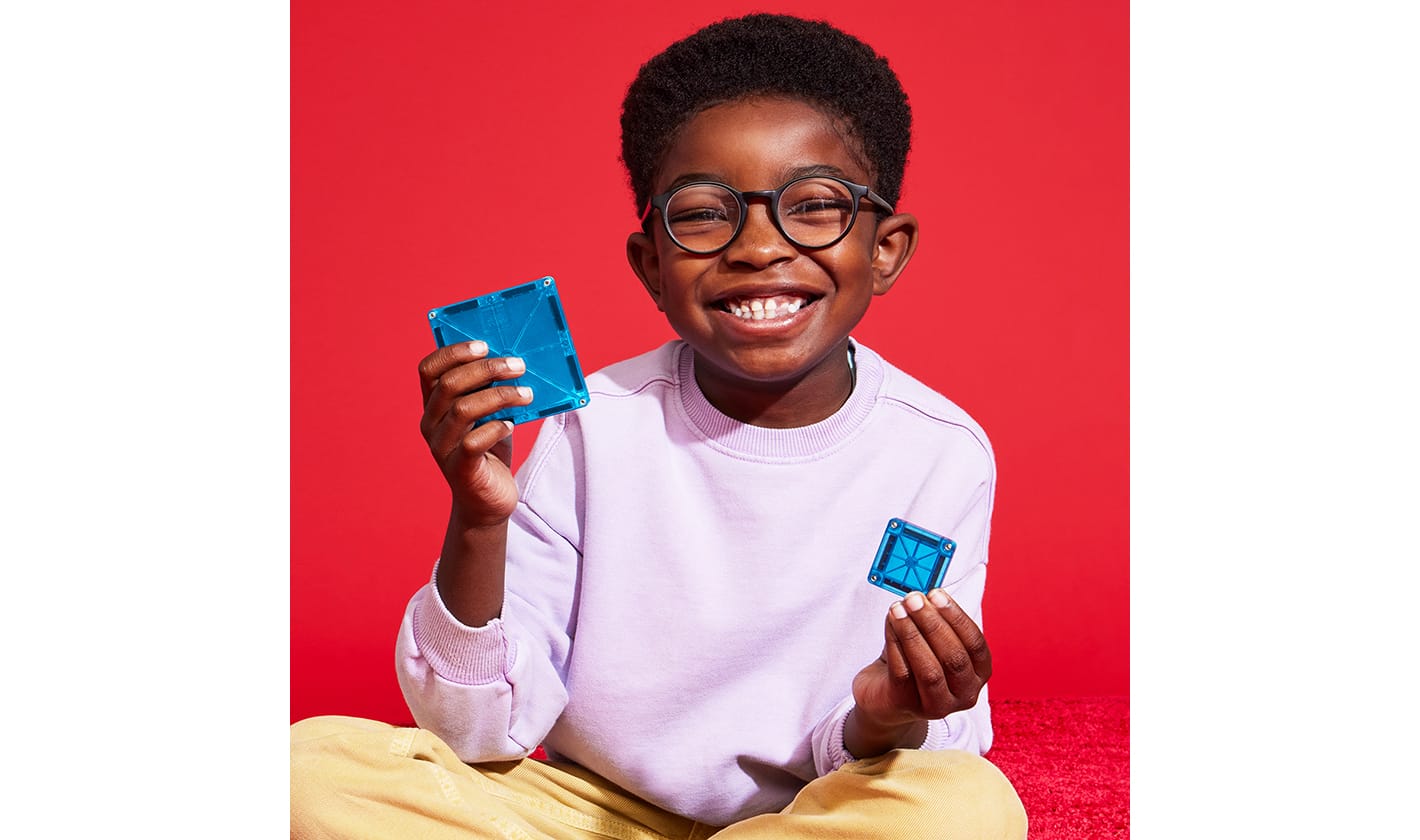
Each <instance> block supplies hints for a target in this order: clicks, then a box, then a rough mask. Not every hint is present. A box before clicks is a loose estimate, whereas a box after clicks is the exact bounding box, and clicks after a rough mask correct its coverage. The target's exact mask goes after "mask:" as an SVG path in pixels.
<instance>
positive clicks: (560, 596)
mask: <svg viewBox="0 0 1420 840" xmlns="http://www.w3.org/2000/svg"><path fill="white" fill-rule="evenodd" d="M909 136H910V111H909V108H908V105H907V100H906V96H905V94H904V93H903V92H902V89H901V86H900V84H899V83H898V80H897V78H896V76H895V75H894V74H893V73H892V71H891V70H890V69H889V68H888V65H887V63H886V61H885V60H883V59H881V58H879V57H878V56H877V55H876V54H875V53H874V52H873V51H872V50H871V49H870V48H868V47H867V46H866V45H864V44H862V43H861V42H859V41H857V40H856V39H854V38H852V37H850V36H847V35H845V34H844V33H842V32H839V31H838V30H836V29H833V28H832V27H830V26H828V25H826V24H822V23H816V22H809V21H803V20H799V19H796V18H789V17H783V16H776V15H751V16H748V17H745V18H740V19H735V20H728V21H722V22H721V23H718V24H714V25H712V26H709V27H706V28H705V29H703V30H701V31H700V32H698V33H696V34H694V35H692V36H690V37H689V38H687V39H685V40H683V41H681V42H678V43H677V44H674V45H672V46H671V47H669V48H668V49H667V50H666V51H665V52H663V53H662V54H660V55H659V56H657V57H655V58H653V59H652V60H651V61H650V62H648V63H647V64H646V65H644V66H643V67H642V69H641V71H640V73H639V74H638V76H637V78H636V80H635V81H634V82H633V83H632V85H631V87H630V89H629V91H628V93H627V96H626V99H625V103H624V106H623V113H622V157H623V160H624V162H625V164H626V167H627V171H628V173H629V175H630V179H631V185H632V190H633V193H634V195H635V200H636V203H637V210H638V213H639V214H640V217H641V219H642V222H643V226H642V229H641V230H640V231H638V232H636V233H633V234H632V235H631V236H630V237H629V239H628V241H627V245H626V251H627V257H628V261H629V262H630V265H631V268H632V270H633V272H634V273H635V274H636V276H637V277H638V278H639V279H640V281H641V283H642V284H643V285H644V286H645V288H646V290H647V292H648V293H649V294H650V295H651V297H652V299H653V300H654V301H655V302H656V305H657V308H658V309H659V310H660V311H661V312H663V313H664V314H665V317H666V319H667V320H668V321H669V323H670V324H671V326H672V327H673V328H674V330H675V332H676V333H677V335H679V337H680V340H679V341H675V342H671V343H669V344H667V345H665V346H663V347H661V348H659V349H658V350H655V351H652V352H650V353H647V354H645V355H642V356H639V357H637V358H634V359H631V360H628V361H626V362H622V363H620V364H617V365H613V366H612V367H610V368H608V369H606V370H604V371H601V372H599V373H597V374H594V375H593V376H590V377H588V379H587V384H588V387H589V389H590V390H591V393H592V398H591V401H590V404H589V405H588V406H587V407H586V408H584V409H581V410H579V411H577V412H573V413H570V414H564V415H559V416H556V417H553V418H549V419H548V420H547V421H546V422H545V423H544V426H543V428H542V430H541V432H540V434H539V437H538V440H537V443H536V444H535V446H534V447H533V450H532V452H531V453H530V454H529V456H528V459H527V463H526V464H525V465H524V466H523V468H522V470H521V471H520V472H519V474H518V476H517V478H516V480H515V479H514V478H513V476H512V475H511V473H510V471H509V469H508V467H507V464H508V463H509V455H510V449H509V442H508V435H509V434H510V432H511V431H512V427H511V425H510V424H507V423H504V422H501V421H500V422H487V423H483V422H480V421H481V419H482V418H484V417H486V416H488V415H489V414H491V413H493V412H496V411H498V410H500V409H502V408H505V407H508V406H513V405H520V404H526V403H527V402H529V401H530V400H531V394H530V393H528V392H526V391H521V390H520V389H515V388H511V387H506V386H499V385H498V384H497V383H498V382H499V381H500V380H505V379H511V378H515V377H517V376H518V375H519V374H520V373H521V372H522V370H523V368H522V366H521V362H520V360H516V359H497V358H487V347H486V346H485V345H482V344H481V343H480V342H472V343H468V344H460V345H454V346H449V347H445V348H442V349H440V350H438V351H436V352H434V353H432V354H430V355H429V356H427V357H426V358H425V359H424V360H423V361H422V362H421V364H420V377H421V381H422V383H423V392H424V399H425V410H424V416H423V419H422V423H421V431H422V432H423V434H424V437H425V439H426V440H427V441H428V443H429V446H430V450H431V452H432V453H433V455H434V457H435V459H436V461H437V462H438V463H439V465H440V468H441V470H442V471H443V473H444V476H445V478H446V480H447V481H448V483H449V486H450V489H451V493H452V505H451V514H450V519H449V526H448V530H447V533H446V536H445V541H444V545H443V551H442V553H441V556H440V559H439V561H438V563H437V564H436V567H435V571H434V575H433V580H432V581H431V582H430V583H429V584H428V585H426V586H425V587H423V588H421V589H420V590H419V591H418V592H417V593H416V594H415V595H414V597H413V599H412V600H411V601H410V604H409V608H408V609H407V611H406V613H405V617H404V621H403V623H402V625H401V627H400V632H399V638H398V645H397V654H398V657H397V658H398V675H399V680H400V685H401V688H402V689H403V691H404V695H405V698H406V700H407V702H408V703H409V706H410V709H411V711H412V712H413V714H414V717H415V720H416V721H417V722H418V724H419V727H420V728H419V729H395V728H393V727H388V726H385V725H383V724H378V723H374V722H369V721H356V720H350V719H337V718H316V719H313V720H309V721H302V722H300V723H298V724H296V725H295V726H294V727H293V730H292V740H293V747H292V833H293V835H294V836H303V837H304V836H311V837H315V836H333V837H350V836H370V837H388V836H400V837H403V836H426V835H427V836H450V837H453V836H461V837H468V836H490V837H523V836H555V837H638V838H639V837H704V836H709V834H711V833H715V832H716V831H717V829H719V835H722V836H724V837H727V838H751V837H755V838H759V837H764V838H768V837H797V836H806V837H807V836H815V837H816V836H842V837H876V836H893V837H898V836H901V837H918V836H920V837H932V838H940V837H971V838H995V837H1024V836H1025V814H1024V811H1023V810H1022V808H1021V806H1020V802H1019V800H1018V799H1017V798H1016V796H1015V793H1014V791H1013V790H1012V789H1011V787H1010V784H1009V783H1008V782H1007V781H1006V780H1005V778H1004V777H1003V776H1002V775H1001V774H1000V773H999V771H997V770H995V768H994V767H992V766H991V765H990V764H989V763H987V762H986V761H984V760H983V759H981V758H980V754H981V753H983V752H985V751H986V750H987V749H988V748H989V747H990V743H991V729H990V718H989V711H988V707H987V703H986V691H985V682H986V680H987V678H988V677H989V676H990V671H991V660H990V652H989V649H988V648H987V645H986V643H985V640H984V638H983V637H982V634H981V632H980V628H979V624H980V608H981V597H982V590H983V587H984V585H985V573H986V568H985V566H986V558H987V541H988V536H989V530H990V516H991V505H992V500H993V493H994V482H995V468H994V462H993V458H992V454H991V450H990V446H989V444H988V442H987V439H986V437H985V435H984V434H983V433H982V431H981V430H980V428H979V427H978V426H977V425H976V424H975V423H974V422H973V421H972V420H971V419H970V418H969V417H968V416H967V415H966V414H965V413H963V412H962V411H961V410H960V409H959V408H957V407H956V406H955V405H953V404H952V403H950V402H949V401H947V400H946V399H945V398H943V397H941V396H940V395H938V394H936V393H934V392H932V391H931V390H930V389H928V388H926V387H925V386H923V385H922V384H920V383H918V382H916V381H915V380H913V379H911V378H910V377H908V376H907V375H906V374H904V373H902V372H901V371H899V370H897V369H896V368H894V367H893V366H891V365H889V364H888V363H887V362H885V361H884V360H883V359H882V358H881V357H879V356H877V355H876V354H875V353H873V352H872V351H871V350H870V349H868V348H867V347H864V346H862V345H860V344H857V343H855V342H854V341H853V340H852V339H851V338H850V333H851V331H852V329H853V328H854V327H855V326H856V325H857V324H858V322H859V321H860V320H861V318H862V317H863V316H864V314H865V313H866V310H867V307H868V304H869V302H870V300H871V298H872V297H873V296H874V295H880V294H884V293H886V292H887V291H888V290H889V289H890V288H891V287H892V285H893V283H894V282H895V281H896V280H897V278H898V276H899V275H900V274H901V272H902V270H903V269H904V268H905V266H906V265H907V263H908V261H909V260H910V258H911V256H912V253H913V251H914V250H915V248H916V245H917V239H918V231H917V222H916V220H915V219H914V218H913V217H912V216H911V215H908V214H899V213H896V212H895V210H894V205H895V203H896V201H897V197H898V192H899V189H900V185H901V178H902V172H903V168H904V165H905V162H906V155H907V150H908V142H909ZM569 198H570V200H572V201H579V200H580V197H569ZM579 211H580V208H576V207H568V208H566V211H565V212H569V213H571V212H579ZM487 386H492V387H487ZM894 517H900V518H903V519H907V520H909V521H912V522H915V523H918V524H920V525H922V526H924V527H927V528H930V529H932V530H934V531H937V532H939V533H942V534H945V535H947V536H950V537H951V538H953V539H954V540H956V542H957V545H958V548H957V552H956V555H955V557H954V558H953V561H952V563H951V566H950V567H949V571H948V575H947V579H946V581H945V583H944V586H943V588H942V589H938V590H933V591H932V592H929V593H921V592H914V593H912V594H910V595H908V596H907V597H905V598H902V599H900V600H899V599H896V598H894V597H893V596H892V595H890V594H889V593H887V592H885V591H883V590H880V589H877V588H876V587H873V586H871V585H870V584H868V583H867V582H866V581H865V580H864V578H865V576H866V572H867V567H868V565H869V562H870V560H871V558H872V556H873V553H874V551H875V549H876V547H877V544H878V541H879V539H880V537H881V535H882V531H883V528H884V527H885V525H886V523H887V522H888V520H889V519H891V518H894ZM539 745H543V746H545V747H546V750H547V753H548V756H549V758H550V759H552V761H550V762H537V761H532V760H525V757H526V756H527V755H528V754H529V753H530V752H531V751H532V750H534V749H535V748H536V747H538V746H539ZM470 765H473V766H470ZM721 827H725V828H723V829H722V828H721Z"/></svg>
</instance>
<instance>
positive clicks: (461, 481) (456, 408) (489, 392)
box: [419, 341, 532, 527]
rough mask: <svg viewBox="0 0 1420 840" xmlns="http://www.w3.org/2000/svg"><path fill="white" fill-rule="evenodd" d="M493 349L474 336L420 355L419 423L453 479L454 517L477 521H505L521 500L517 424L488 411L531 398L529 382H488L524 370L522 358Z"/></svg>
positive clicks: (447, 475)
mask: <svg viewBox="0 0 1420 840" xmlns="http://www.w3.org/2000/svg"><path fill="white" fill-rule="evenodd" d="M487 355H488V345H487V344H485V343H484V342H482V341H473V342H467V343H462V344H451V345H449V346H447V347H441V348H439V349H438V350H435V351H434V352H433V353H430V354H429V355H428V356H425V357H424V358H423V359H422V360H421V361H420V362H419V384H420V386H421V387H422V389H423V391H424V415H423V417H422V418H421V420H420V423H419V430H420V432H421V433H423V435H424V440H425V441H426V442H427V443H428V444H429V451H430V452H431V453H433V455H434V460H435V461H436V462H438V464H439V469H440V470H441V471H442V472H443V474H444V479H445V480H446V481H447V482H448V483H449V490H450V492H451V494H452V506H453V513H454V517H455V518H456V519H458V520H459V521H460V522H461V523H462V524H464V525H467V526H474V527H481V526H488V525H494V524H497V523H500V522H504V521H506V520H507V519H508V517H509V516H511V515H512V513H513V508H514V507H515V506H516V505H517V503H518V489H517V486H516V485H515V484H514V483H513V475H512V471H511V469H510V468H509V465H510V464H511V462H512V454H513V446H512V440H511V438H510V435H511V434H512V431H513V424H512V423H509V422H507V421H504V420H498V421H494V422H484V421H485V418H487V416H488V415H490V414H492V413H494V412H496V411H499V410H501V409H504V408H508V407H511V406H518V405H527V404H528V403H529V402H531V401H532V391H531V390H530V389H528V388H515V387H512V386H497V387H491V388H490V387H487V386H489V385H492V384H493V383H494V382H497V381H499V380H504V379H515V378H517V377H518V376H521V375H522V374H523V373H524V371H525V367H524V365H523V361H522V360H521V359H517V358H494V359H490V358H487Z"/></svg>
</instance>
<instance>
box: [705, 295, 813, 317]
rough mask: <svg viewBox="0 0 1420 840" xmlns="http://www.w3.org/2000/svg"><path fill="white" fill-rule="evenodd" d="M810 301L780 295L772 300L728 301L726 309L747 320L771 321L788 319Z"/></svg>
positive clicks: (771, 298)
mask: <svg viewBox="0 0 1420 840" xmlns="http://www.w3.org/2000/svg"><path fill="white" fill-rule="evenodd" d="M807 303H808V301H806V300H804V299H803V298H801V297H791V296H788V295H779V296H776V297H770V298H749V299H748V300H745V299H740V300H736V301H726V305H725V308H726V309H727V310H729V312H730V313H731V314H732V315H734V316H736V317H738V318H744V319H745V320H747V321H748V320H754V321H770V320H774V319H776V318H786V317H788V316H790V315H793V314H794V313H795V312H798V311H799V310H800V309H803V308H804V306H805V305H807Z"/></svg>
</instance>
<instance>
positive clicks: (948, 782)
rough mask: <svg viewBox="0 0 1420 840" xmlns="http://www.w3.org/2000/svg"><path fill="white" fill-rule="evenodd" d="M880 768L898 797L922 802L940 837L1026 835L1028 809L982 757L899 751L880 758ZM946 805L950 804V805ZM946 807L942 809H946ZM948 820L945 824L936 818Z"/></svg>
mask: <svg viewBox="0 0 1420 840" xmlns="http://www.w3.org/2000/svg"><path fill="white" fill-rule="evenodd" d="M880 760H881V761H883V762H884V763H885V765H886V766H885V767H884V768H883V770H882V772H884V773H885V774H886V775H887V776H888V777H889V778H890V779H891V780H892V781H891V786H892V788H893V789H894V790H895V791H897V792H898V793H899V794H900V795H902V801H904V802H914V803H920V804H921V805H922V806H923V808H925V809H926V810H925V812H924V815H925V814H930V815H931V816H930V818H929V819H930V822H931V823H936V824H938V825H939V827H940V829H941V833H939V834H938V835H937V836H939V837H971V838H979V839H980V840H985V838H1003V840H1005V838H1013V840H1023V838H1024V837H1025V836H1026V811H1025V806H1024V805H1022V804H1021V798H1020V796H1019V795H1018V794H1017V793H1016V789H1015V787H1014V786H1013V785H1012V784H1011V781H1010V780H1009V779H1007V778H1006V775H1005V774H1004V773H1002V772H1001V771H1000V769H998V768H997V767H996V765H994V764H992V763H991V762H989V761H987V760H986V759H984V758H982V757H981V756H979V755H977V754H975V753H972V752H964V751H962V750H898V751H895V752H893V753H889V754H888V755H886V756H883V757H882V758H881V759H880ZM947 803H950V804H949V805H948V804H947ZM944 806H945V807H944ZM939 820H946V821H949V822H950V823H951V824H952V827H951V828H949V827H948V826H946V825H941V824H940V823H939V822H938V821H939Z"/></svg>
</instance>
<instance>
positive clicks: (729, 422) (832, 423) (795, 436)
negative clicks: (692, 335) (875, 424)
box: [676, 342, 883, 460]
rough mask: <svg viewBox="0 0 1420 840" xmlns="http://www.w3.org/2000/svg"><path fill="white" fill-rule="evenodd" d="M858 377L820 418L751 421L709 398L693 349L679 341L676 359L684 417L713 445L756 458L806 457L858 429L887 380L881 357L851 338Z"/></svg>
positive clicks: (790, 458)
mask: <svg viewBox="0 0 1420 840" xmlns="http://www.w3.org/2000/svg"><path fill="white" fill-rule="evenodd" d="M853 349H854V357H853V358H854V363H855V365H856V366H857V377H858V381H857V383H856V384H855V385H854V387H853V392H852V393H851V394H849V395H848V401H847V402H845V403H844V404H843V405H842V406H841V407H840V408H839V409H838V410H837V411H835V412H834V413H833V414H831V415H829V416H828V417H826V418H824V419H823V420H820V421H819V422H817V423H811V424H809V425H807V426H799V427H797V428H793V429H769V428H765V427H763V426H752V425H750V424H748V423H742V422H740V421H739V420H736V419H734V418H733V417H729V416H727V415H725V414H724V413H722V412H721V411H720V410H719V409H718V408H716V407H715V406H713V405H711V404H710V401H709V400H707V399H706V398H705V394H704V393H702V392H701V390H700V385H699V384H697V383H696V381H695V352H694V351H693V350H691V349H690V345H688V344H681V346H680V356H679V358H678V359H677V361H676V377H677V380H678V382H679V386H680V387H679V388H677V389H676V390H678V391H679V392H680V402H681V406H682V407H683V408H684V409H685V416H686V420H687V421H688V422H689V423H690V425H691V426H692V427H693V428H694V429H695V430H696V431H697V432H699V433H700V434H701V435H702V436H703V437H704V438H705V439H706V440H707V441H709V442H710V443H711V445H713V446H715V447H716V448H718V449H722V450H725V451H727V452H730V453H734V454H739V455H743V456H747V457H750V458H753V459H755V460H803V459H805V458H812V457H815V456H819V455H823V454H826V453H827V452H828V451H830V450H832V449H835V448H837V447H838V446H839V445H840V444H842V443H843V442H845V441H847V440H848V439H849V438H851V437H853V435H854V434H855V433H856V432H857V430H858V429H859V427H861V426H862V425H863V423H864V421H866V420H867V419H868V415H869V413H871V412H872V410H873V404H874V403H875V402H876V401H877V398H878V392H879V390H880V389H881V386H882V382H883V363H882V358H881V357H879V356H878V355H877V354H876V353H874V352H873V351H871V350H869V349H868V348H866V347H864V346H863V345H861V344H859V343H857V342H853Z"/></svg>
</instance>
